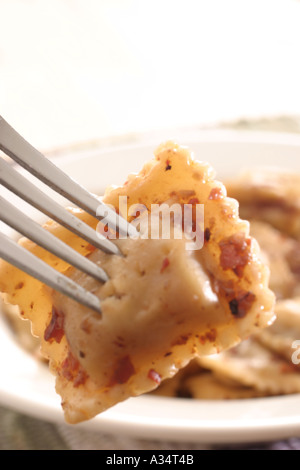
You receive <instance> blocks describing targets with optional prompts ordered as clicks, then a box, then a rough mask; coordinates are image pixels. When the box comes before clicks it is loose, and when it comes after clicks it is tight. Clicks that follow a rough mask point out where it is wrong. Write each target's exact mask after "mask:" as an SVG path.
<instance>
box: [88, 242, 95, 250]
mask: <svg viewBox="0 0 300 470" xmlns="http://www.w3.org/2000/svg"><path fill="white" fill-rule="evenodd" d="M86 249H87V250H88V251H89V252H93V251H95V250H96V247H95V246H94V245H92V244H91V243H88V244H87V246H86Z"/></svg>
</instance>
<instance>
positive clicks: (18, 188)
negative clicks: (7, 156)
mask: <svg viewBox="0 0 300 470" xmlns="http://www.w3.org/2000/svg"><path fill="white" fill-rule="evenodd" d="M0 183H1V184H3V186H5V187H6V188H7V189H9V190H10V191H12V192H13V193H14V194H16V195H17V196H19V197H21V198H22V199H23V200H25V201H26V202H28V203H29V204H31V205H32V206H33V207H35V208H36V209H38V210H40V211H41V212H43V213H44V214H46V215H48V216H49V217H50V218H51V219H53V220H56V221H57V222H58V223H60V224H61V225H63V226H64V227H66V228H68V229H69V230H71V231H72V232H74V233H76V235H78V236H80V237H82V238H84V239H85V240H87V241H88V242H89V243H91V245H93V246H95V247H96V248H99V249H101V250H103V251H105V252H106V253H110V254H120V251H119V249H118V247H117V246H116V245H114V243H112V242H111V241H110V240H108V239H106V238H105V237H104V236H103V235H101V234H100V233H97V232H96V231H95V230H93V229H92V228H91V227H89V226H88V225H87V224H85V223H84V222H82V221H81V220H80V219H78V217H75V216H74V215H73V214H71V213H70V212H68V211H67V210H66V209H65V208H63V207H61V206H60V205H59V204H58V203H56V202H55V201H53V199H51V197H49V196H48V195H47V194H45V193H44V192H43V191H41V190H40V189H39V188H37V187H36V186H34V185H33V184H32V183H30V182H29V181H28V180H27V179H26V178H25V177H24V176H22V175H21V174H20V173H19V172H18V171H16V170H15V169H14V168H12V167H11V166H10V165H9V164H8V163H7V162H5V161H4V160H3V159H2V158H0Z"/></svg>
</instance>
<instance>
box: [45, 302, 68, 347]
mask: <svg viewBox="0 0 300 470" xmlns="http://www.w3.org/2000/svg"><path fill="white" fill-rule="evenodd" d="M64 334H65V332H64V316H63V314H62V313H61V312H58V311H57V310H56V308H54V307H53V308H52V316H51V320H50V323H49V325H48V326H47V328H46V330H45V333H44V340H45V341H50V342H51V341H56V343H60V342H61V340H62V337H63V336H64Z"/></svg>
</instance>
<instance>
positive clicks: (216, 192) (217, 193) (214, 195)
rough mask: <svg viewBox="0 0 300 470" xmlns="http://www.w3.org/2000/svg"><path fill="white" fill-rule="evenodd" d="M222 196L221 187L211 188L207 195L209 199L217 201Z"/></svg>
mask: <svg viewBox="0 0 300 470" xmlns="http://www.w3.org/2000/svg"><path fill="white" fill-rule="evenodd" d="M223 198H224V194H223V191H222V188H213V189H212V190H211V192H210V195H209V196H208V199H210V200H211V201H218V200H220V199H223Z"/></svg>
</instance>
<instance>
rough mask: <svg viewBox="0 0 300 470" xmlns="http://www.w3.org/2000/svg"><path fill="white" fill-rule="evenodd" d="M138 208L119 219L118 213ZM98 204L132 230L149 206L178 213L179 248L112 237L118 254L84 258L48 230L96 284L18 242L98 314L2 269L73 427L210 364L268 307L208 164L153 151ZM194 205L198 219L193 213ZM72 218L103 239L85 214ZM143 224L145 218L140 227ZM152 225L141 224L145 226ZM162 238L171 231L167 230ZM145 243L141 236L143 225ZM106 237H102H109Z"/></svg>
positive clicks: (250, 253)
mask: <svg viewBox="0 0 300 470" xmlns="http://www.w3.org/2000/svg"><path fill="white" fill-rule="evenodd" d="M124 198H125V200H126V207H127V208H128V207H130V208H132V207H134V208H135V209H137V208H141V207H142V210H135V211H130V210H129V211H127V212H126V213H123V212H124V207H123V206H121V205H120V204H119V203H120V201H124ZM103 201H104V202H105V203H106V204H109V205H111V206H113V207H114V208H115V210H116V211H117V212H119V213H121V214H122V215H123V216H124V217H126V218H127V219H128V220H129V221H130V222H131V223H133V224H137V225H139V226H140V227H142V225H143V224H142V222H145V221H147V220H149V217H150V215H151V214H152V213H153V207H155V210H157V207H160V206H161V205H162V204H166V205H168V206H169V207H170V206H172V207H173V204H174V205H176V206H177V207H181V208H182V209H183V208H187V209H189V210H190V215H191V219H190V227H189V235H190V234H191V233H192V234H193V235H194V236H195V238H196V237H197V235H199V237H200V236H201V235H202V240H203V244H200V246H196V247H194V249H191V239H190V238H189V237H186V236H182V237H179V236H177V235H178V234H177V232H176V231H175V230H171V234H170V236H169V237H168V238H162V237H157V236H156V235H157V233H156V235H155V236H154V237H153V238H151V236H149V233H148V237H146V236H140V237H139V238H137V239H133V238H125V239H121V238H117V239H116V240H114V242H115V243H116V244H118V246H119V248H120V250H121V252H122V256H119V255H108V254H106V253H103V252H101V251H98V250H95V249H94V247H92V246H91V245H90V244H88V243H87V242H85V241H83V240H82V239H80V238H79V237H77V236H76V235H74V234H72V233H70V232H69V231H68V230H66V229H65V228H63V227H61V226H59V225H58V224H56V223H54V222H52V221H49V222H48V223H47V224H46V225H45V228H46V229H48V230H50V231H51V232H52V233H53V234H55V235H56V236H57V237H59V238H61V239H62V240H64V241H65V242H66V243H68V244H69V245H70V246H72V247H73V248H75V249H76V250H77V251H78V252H80V253H81V254H83V255H84V256H88V257H89V258H90V259H91V260H93V261H94V262H95V263H97V264H99V265H100V266H101V267H103V269H104V270H105V271H106V272H107V274H108V276H109V280H108V281H107V282H106V283H105V284H101V283H98V282H96V281H95V280H93V279H91V278H90V277H89V276H87V275H85V274H83V273H81V272H80V271H78V270H76V269H75V268H72V267H70V266H69V265H68V264H67V263H65V262H64V261H62V260H59V259H57V258H56V257H55V256H54V255H51V254H50V253H47V252H45V250H43V249H42V248H40V247H38V246H36V245H35V244H34V243H32V242H30V241H28V240H26V239H24V238H23V239H21V240H20V243H21V244H22V245H23V246H25V247H26V248H27V249H29V250H30V251H32V252H33V253H34V254H36V255H37V256H39V257H40V258H42V259H44V260H45V261H46V262H47V263H49V264H50V265H52V266H54V267H55V268H56V269H57V270H59V271H60V272H62V273H64V274H66V275H68V276H69V277H71V278H72V279H74V280H75V281H76V282H78V283H79V284H81V285H82V286H84V287H85V288H86V289H88V290H90V291H91V292H93V293H94V294H96V295H97V296H98V297H99V298H100V300H101V310H102V315H99V314H97V313H96V312H94V311H92V310H89V309H88V308H85V307H83V306H81V305H79V304H78V303H76V302H75V301H73V300H71V299H69V298H66V297H65V296H63V295H61V294H59V293H57V292H54V291H52V290H50V289H49V288H47V287H45V286H44V285H42V284H41V283H40V282H39V281H37V280H35V279H33V278H32V277H30V276H28V275H26V274H24V273H22V272H20V271H19V270H18V269H16V268H13V267H12V266H10V265H8V264H7V263H5V262H1V265H0V289H1V291H2V292H4V293H5V294H6V298H7V300H8V302H9V303H11V304H15V305H18V306H19V308H20V314H21V316H22V317H23V318H25V319H28V320H30V321H31V323H32V331H33V334H34V335H36V336H38V337H39V338H40V340H41V350H42V352H43V354H44V355H45V357H46V358H47V359H48V360H49V365H50V369H51V371H52V372H53V373H54V374H55V375H56V390H57V392H58V393H59V395H60V396H61V398H62V408H63V411H64V415H65V419H66V421H67V422H69V423H78V422H81V421H84V420H87V419H90V418H92V417H94V416H95V415H97V414H99V413H101V412H103V411H104V410H106V409H108V408H109V407H111V406H113V405H115V404H117V403H119V402H121V401H123V400H125V399H127V398H129V397H133V396H138V395H141V394H143V393H147V392H150V391H152V390H154V389H156V388H157V387H158V386H159V384H160V383H161V382H162V381H164V380H165V379H168V378H171V377H173V376H174V375H175V374H176V373H177V372H178V371H179V370H180V369H182V368H183V367H185V366H186V365H187V364H188V363H189V362H190V361H192V360H193V359H194V358H197V357H202V356H207V355H210V354H214V353H217V352H220V351H223V350H226V349H228V348H231V347H233V346H235V345H237V344H238V343H239V342H240V341H241V340H243V339H245V338H247V337H248V336H249V335H251V334H252V333H255V332H257V331H259V330H260V329H261V328H265V327H267V326H269V325H270V324H271V323H272V322H273V320H274V302H275V297H274V294H273V292H272V291H271V290H270V288H269V268H268V267H267V266H265V264H264V263H263V262H262V260H261V257H260V248H259V245H258V243H257V242H256V240H255V239H254V238H253V237H251V236H250V234H249V223H248V222H247V221H244V220H241V219H240V217H239V210H238V203H237V202H236V200H234V199H231V198H229V197H227V193H226V188H225V186H224V185H223V184H222V183H221V182H219V181H217V180H216V179H215V173H214V171H213V169H212V168H211V167H210V165H209V164H207V163H204V162H200V161H197V160H196V159H195V158H194V157H193V155H192V154H191V153H190V151H189V149H187V148H186V147H182V146H180V145H178V144H176V143H174V142H166V143H164V144H162V145H161V146H159V147H158V148H157V149H156V151H155V155H154V158H152V159H151V160H150V161H149V162H147V163H146V164H145V165H144V167H143V168H142V170H141V171H140V172H139V173H138V174H132V175H130V176H129V177H128V179H127V181H125V183H124V185H123V186H121V187H111V188H109V189H108V190H107V191H106V193H105V195H104V197H103ZM199 205H202V206H203V207H204V218H203V217H199V218H198V217H197V207H198V206H199ZM70 210H72V211H73V212H74V213H75V215H76V216H77V217H79V218H80V219H82V220H84V221H85V222H86V223H88V224H89V225H90V226H92V227H93V228H95V229H98V230H101V231H102V233H105V232H106V227H105V226H104V225H103V224H101V223H100V224H99V223H98V221H97V220H96V219H95V218H93V217H92V216H90V215H88V214H86V213H84V212H83V211H80V210H78V209H70ZM150 218H151V217H150ZM151 220H152V219H151ZM172 223H173V229H174V226H175V225H174V224H175V222H174V220H173V221H172ZM148 228H149V230H150V232H151V234H152V230H153V226H152V225H151V223H149V227H148ZM107 236H112V233H111V231H110V230H108V231H107Z"/></svg>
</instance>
